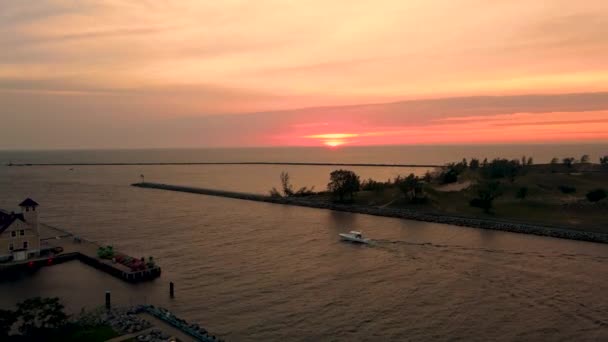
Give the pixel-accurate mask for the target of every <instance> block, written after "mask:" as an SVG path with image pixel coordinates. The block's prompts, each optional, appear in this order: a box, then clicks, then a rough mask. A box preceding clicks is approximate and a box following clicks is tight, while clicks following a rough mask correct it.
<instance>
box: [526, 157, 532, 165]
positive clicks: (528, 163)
mask: <svg viewBox="0 0 608 342" xmlns="http://www.w3.org/2000/svg"><path fill="white" fill-rule="evenodd" d="M533 164H534V159H532V157H529V158H528V161H527V162H526V165H528V166H531V165H533Z"/></svg>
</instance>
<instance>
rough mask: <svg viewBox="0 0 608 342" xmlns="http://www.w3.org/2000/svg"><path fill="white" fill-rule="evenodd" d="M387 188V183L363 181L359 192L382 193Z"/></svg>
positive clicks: (371, 180) (370, 180)
mask: <svg viewBox="0 0 608 342" xmlns="http://www.w3.org/2000/svg"><path fill="white" fill-rule="evenodd" d="M387 186H388V184H387V183H383V182H378V181H375V180H373V179H371V178H369V179H367V180H364V181H363V182H361V190H363V191H374V192H382V191H384V189H386V188H387Z"/></svg>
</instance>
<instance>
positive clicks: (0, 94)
mask: <svg viewBox="0 0 608 342" xmlns="http://www.w3.org/2000/svg"><path fill="white" fill-rule="evenodd" d="M606 18H608V1H604V0H586V1H570V0H549V1H529V0H526V1H523V0H510V1H480V0H377V1H356V0H349V1H346V0H335V1H325V0H323V1H322V0H308V1H284V0H258V1H238V0H225V1H194V0H193V1H185V0H183V1H126V0H105V1H86V2H80V1H68V0H37V1H19V0H6V1H2V3H1V4H0V46H1V47H2V51H1V53H0V118H1V119H2V121H3V123H4V124H3V125H1V126H0V148H42V147H44V148H66V147H165V146H166V147H179V146H189V147H197V146H260V145H323V144H327V145H339V144H350V145H365V144H404V143H407V144H416V143H486V142H507V143H508V142H523V141H526V142H541V141H542V142H545V141H565V140H567V141H607V140H608V135H607V134H606V133H605V132H607V130H606V128H607V127H606V120H607V116H608V114H607V113H608V112H607V111H606V110H608V105H607V103H608V100H607V97H608V96H607V95H606V93H604V92H606V91H608V63H607V62H606V61H608V25H606ZM570 93H576V94H581V96H580V97H575V98H570V97H568V96H565V97H564V96H563V95H562V94H570ZM528 94H543V96H544V97H541V98H540V100H539V101H532V102H529V103H528V102H526V101H525V97H524V98H523V99H524V100H522V98H521V97H519V96H526V95H528ZM586 94H590V96H593V98H594V101H595V102H594V103H593V105H591V106H589V105H587V104H586V103H587V102H586V99H585V96H586ZM472 96H473V97H474V96H496V97H497V98H499V99H501V100H500V101H499V102H501V103H500V104H499V105H494V104H493V103H492V101H489V102H488V101H486V102H487V103H486V102H484V103H481V102H480V103H477V102H475V103H470V106H469V107H467V105H460V104H459V105H458V106H457V109H453V108H452V107H447V106H446V105H444V104H442V103H443V102H442V101H443V100H437V102H433V103H434V104H433V105H429V106H427V107H424V106H426V104H425V105H424V106H423V107H424V110H420V108H419V104H417V102H416V100H420V99H442V98H464V99H465V100H463V101H465V102H466V101H468V100H466V99H469V98H470V97H472ZM397 101H414V102H407V103H409V104H407V105H404V106H395V105H393V104H391V103H393V102H397ZM543 101H545V102H543ZM431 102H432V101H431ZM482 102H483V101H482ZM367 103H388V104H387V105H380V106H376V107H367V106H355V107H349V106H345V105H361V104H367ZM554 103H557V104H559V105H551V104H554ZM417 106H418V107H417ZM315 107H323V108H322V109H321V110H316V109H315V110H312V111H309V110H301V111H291V110H292V109H297V108H315ZM247 113H256V114H247ZM281 113H283V114H281ZM311 113H313V114H314V115H312V114H311ZM311 115H312V117H311ZM235 117H240V119H239V118H235ZM254 117H255V120H254V119H251V118H254ZM466 117H469V118H466ZM287 118H288V119H287ZM248 120H251V122H249V121H248ZM261 122H263V123H264V124H263V125H262V124H261ZM193 127H196V128H197V129H196V130H195V129H193ZM100 129H103V133H104V134H101V133H100V131H99V130H100ZM134 131H136V133H134ZM159 132H165V134H164V135H163V137H159ZM328 134H329V135H328ZM336 134H337V135H336ZM332 135H333V136H332Z"/></svg>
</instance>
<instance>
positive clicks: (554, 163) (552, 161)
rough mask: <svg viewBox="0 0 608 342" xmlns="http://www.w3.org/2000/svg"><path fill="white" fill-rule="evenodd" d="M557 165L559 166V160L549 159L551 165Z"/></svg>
mask: <svg viewBox="0 0 608 342" xmlns="http://www.w3.org/2000/svg"><path fill="white" fill-rule="evenodd" d="M557 164H559V159H557V158H553V159H551V165H557Z"/></svg>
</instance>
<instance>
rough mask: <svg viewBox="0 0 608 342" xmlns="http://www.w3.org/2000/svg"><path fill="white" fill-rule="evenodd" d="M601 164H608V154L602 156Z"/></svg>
mask: <svg viewBox="0 0 608 342" xmlns="http://www.w3.org/2000/svg"><path fill="white" fill-rule="evenodd" d="M600 164H601V165H608V156H604V157H600Z"/></svg>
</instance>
